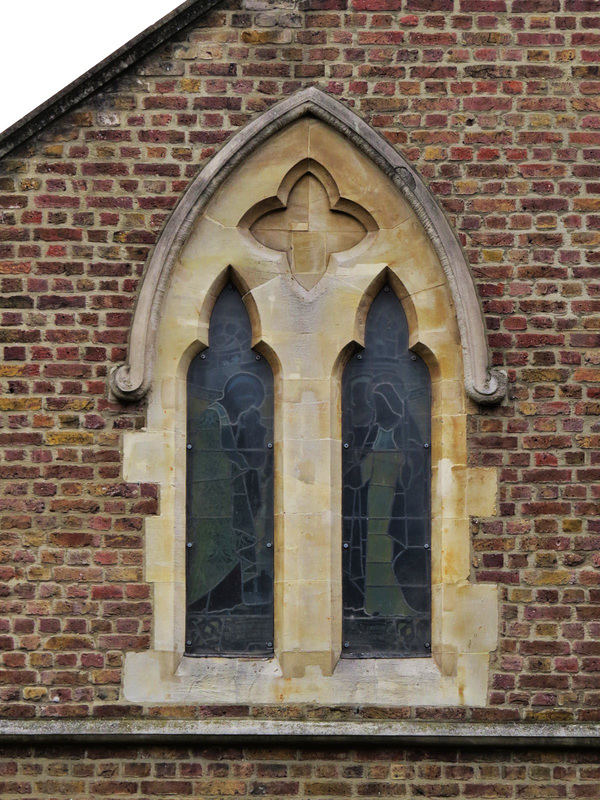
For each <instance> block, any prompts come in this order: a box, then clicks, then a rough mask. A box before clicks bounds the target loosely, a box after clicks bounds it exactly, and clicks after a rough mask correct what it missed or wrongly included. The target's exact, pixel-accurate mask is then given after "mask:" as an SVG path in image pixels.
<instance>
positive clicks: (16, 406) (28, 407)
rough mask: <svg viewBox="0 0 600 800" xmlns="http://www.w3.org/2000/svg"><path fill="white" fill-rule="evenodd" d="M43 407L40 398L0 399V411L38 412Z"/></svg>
mask: <svg viewBox="0 0 600 800" xmlns="http://www.w3.org/2000/svg"><path fill="white" fill-rule="evenodd" d="M41 407H42V401H41V400H40V398H39V397H0V411H37V410H38V409H40V408H41Z"/></svg>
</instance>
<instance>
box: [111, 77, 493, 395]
mask: <svg viewBox="0 0 600 800" xmlns="http://www.w3.org/2000/svg"><path fill="white" fill-rule="evenodd" d="M306 115H311V116H313V117H316V118H317V119H320V120H322V121H323V122H325V123H326V124H328V125H330V126H331V127H332V128H334V129H335V130H337V131H338V132H340V133H341V134H342V135H343V136H345V137H346V138H347V139H349V140H350V141H351V142H352V143H353V144H354V145H355V146H356V147H358V149H359V150H361V151H362V152H363V153H365V154H366V155H367V156H368V157H369V158H370V159H371V160H372V161H373V162H374V163H375V164H376V165H377V166H378V167H379V168H380V169H381V170H382V172H383V173H384V174H385V175H387V176H388V177H389V178H390V180H391V181H392V182H393V183H394V185H395V186H396V187H397V188H398V189H399V191H400V192H401V193H402V195H403V196H404V197H405V199H406V200H407V202H408V203H409V205H410V206H411V208H412V209H413V211H414V212H415V214H416V216H417V218H418V219H419V221H420V223H421V224H422V225H423V227H424V229H425V231H426V233H427V236H428V237H429V239H430V241H431V243H432V245H433V247H434V249H435V251H436V253H437V256H438V258H439V260H440V263H441V265H442V267H443V269H444V273H445V275H446V279H447V281H448V286H449V288H450V291H451V293H452V298H453V301H454V304H455V308H456V317H457V321H458V326H459V330H460V337H461V345H462V351H463V363H464V384H465V389H466V392H467V394H468V395H469V397H471V398H472V399H473V400H475V401H476V402H478V403H482V404H493V403H498V402H500V401H501V400H502V399H503V397H504V396H505V394H506V389H507V378H506V374H505V373H504V372H503V371H502V370H499V369H496V368H493V367H492V366H491V365H490V360H489V351H488V347H487V342H486V336H485V326H484V321H483V317H482V312H481V307H480V304H479V300H478V297H477V294H476V291H475V286H474V284H473V279H472V276H471V273H470V270H469V267H468V265H467V262H466V260H465V257H464V255H463V252H462V250H461V247H460V245H459V243H458V241H457V239H456V237H455V235H454V233H453V231H452V229H451V227H450V225H449V223H448V221H447V219H446V217H445V216H444V213H443V212H442V210H441V209H440V207H439V206H438V204H437V202H436V200H435V199H434V197H433V195H432V194H431V193H430V191H429V190H428V188H427V187H426V186H425V184H424V182H423V181H422V179H421V178H420V177H419V175H418V174H417V173H416V172H415V171H414V170H413V169H412V167H411V166H410V165H409V164H408V163H407V162H406V161H405V159H404V158H403V157H402V156H401V155H400V154H399V153H398V152H397V151H396V150H395V149H394V148H393V147H392V146H391V145H390V144H389V143H388V142H386V141H385V139H383V138H382V137H381V136H379V135H378V134H377V133H376V132H375V131H374V130H373V129H372V128H371V127H369V125H367V123H366V122H364V121H363V120H362V119H360V117H358V116H357V115H356V114H355V113H354V112H352V111H350V110H349V109H348V108H346V107H345V106H344V105H342V104H341V103H340V102H338V101H337V100H335V99H334V98H332V97H331V96H329V95H327V94H325V93H323V92H322V91H320V90H319V89H317V88H315V87H311V88H309V89H304V90H302V91H300V92H298V93H297V94H295V95H293V96H292V97H290V98H289V99H287V100H284V101H283V102H281V103H278V104H277V105H275V106H273V107H272V108H270V109H269V110H268V111H266V112H265V113H264V114H262V115H261V116H260V117H258V118H257V119H255V120H254V121H253V122H251V123H250V124H249V125H247V126H246V127H245V128H243V129H242V130H241V131H240V132H239V133H237V134H236V135H235V136H234V137H233V138H232V139H231V140H230V141H229V142H228V143H227V144H226V145H225V146H224V147H223V148H222V149H221V150H220V151H219V153H217V155H216V156H215V157H214V158H213V159H212V161H211V162H210V163H209V164H208V166H207V167H206V168H205V169H204V170H203V171H202V172H201V173H200V174H199V175H198V177H197V178H196V179H195V180H194V181H193V182H192V184H191V186H190V187H189V188H188V189H187V191H186V193H185V194H184V196H183V197H182V199H181V201H180V203H179V205H178V206H177V207H176V209H175V211H174V212H173V214H172V215H171V217H170V219H169V221H168V223H167V225H166V227H165V229H164V231H163V233H162V235H161V237H160V239H159V241H158V243H157V245H156V248H155V250H154V253H153V255H152V257H151V259H150V263H149V266H148V271H147V273H146V277H145V278H144V282H143V285H142V289H141V291H140V296H139V299H138V303H137V306H136V310H135V315H134V320H133V325H132V329H131V335H130V341H129V360H128V361H127V363H125V364H122V365H121V366H120V367H117V368H116V370H115V371H113V373H112V374H111V376H110V387H111V390H112V392H113V393H114V394H115V395H116V396H117V397H119V398H120V399H122V400H131V401H133V400H138V399H140V398H141V397H143V396H144V395H145V394H146V392H147V391H148V389H149V388H150V384H151V381H152V372H153V361H154V352H155V344H156V342H155V339H156V331H157V328H158V323H159V320H160V314H161V309H162V304H163V298H164V295H165V292H166V290H167V288H168V286H169V280H170V275H171V271H172V268H173V265H174V263H175V261H176V258H177V255H178V253H179V251H180V249H181V247H182V246H183V244H184V243H185V241H186V239H187V237H188V235H189V233H190V231H191V230H192V227H193V225H194V223H195V221H196V220H197V218H198V217H199V216H200V215H201V213H202V212H203V210H204V209H205V207H206V205H207V204H208V202H209V200H210V199H211V198H212V196H213V195H214V193H215V191H216V190H217V189H218V188H219V187H220V186H221V185H222V183H223V182H224V181H225V180H226V178H227V177H228V176H229V175H230V174H231V173H232V172H233V171H234V170H235V168H236V167H237V166H238V165H239V164H240V163H242V162H243V161H244V159H246V158H247V157H248V156H249V155H250V154H251V153H252V152H253V151H254V150H256V148H258V147H259V146H260V145H261V144H262V143H263V142H265V141H266V140H267V139H269V137H271V136H272V135H273V134H275V133H276V132H277V131H279V130H281V129H282V128H284V127H286V126H287V125H289V124H290V123H292V122H294V121H295V120H297V119H299V118H301V117H303V116H306Z"/></svg>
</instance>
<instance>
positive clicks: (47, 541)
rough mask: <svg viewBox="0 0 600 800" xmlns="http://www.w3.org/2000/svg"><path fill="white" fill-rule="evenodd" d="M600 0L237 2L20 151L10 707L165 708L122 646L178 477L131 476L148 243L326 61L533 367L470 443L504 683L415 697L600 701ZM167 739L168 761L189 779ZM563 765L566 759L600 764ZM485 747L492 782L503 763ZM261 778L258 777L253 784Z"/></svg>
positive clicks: (2, 508)
mask: <svg viewBox="0 0 600 800" xmlns="http://www.w3.org/2000/svg"><path fill="white" fill-rule="evenodd" d="M597 9H598V6H597V3H596V2H595V0H309V2H295V1H294V0H245V2H241V3H239V4H238V3H237V2H231V3H223V4H222V5H220V6H219V7H217V9H216V10H215V11H213V12H211V13H210V14H209V15H208V16H207V17H206V18H204V20H203V21H202V22H201V23H197V24H195V25H194V26H193V27H192V28H191V29H190V30H188V31H187V32H186V33H185V35H183V36H180V37H179V38H178V40H177V41H173V42H170V43H168V44H166V45H165V46H164V47H161V48H160V51H158V52H156V53H155V54H154V55H153V56H152V57H149V58H147V59H146V60H145V61H143V62H142V63H141V65H139V66H138V67H137V68H132V69H131V70H130V71H129V73H128V74H126V75H125V76H124V77H122V78H121V79H119V80H118V81H116V82H115V83H114V85H112V86H111V87H110V88H109V89H108V90H106V91H103V92H102V93H100V94H97V95H95V96H93V97H92V98H91V99H90V100H89V101H87V102H85V103H84V104H82V105H81V107H79V108H78V109H77V110H76V111H74V112H73V113H70V114H69V115H68V116H66V117H64V118H63V119H62V120H60V121H59V122H58V123H57V124H55V125H53V126H51V127H50V128H48V129H47V130H46V131H45V132H43V133H42V134H40V135H38V136H37V137H36V138H35V139H34V140H32V141H30V142H29V143H27V144H26V145H25V146H23V147H22V148H21V149H20V150H19V151H17V152H14V153H13V154H11V155H10V156H9V157H7V158H5V160H4V161H3V162H2V163H1V164H0V292H1V298H0V304H1V306H2V309H3V310H2V311H1V321H2V324H3V327H2V330H1V332H0V343H1V346H2V350H3V356H4V359H3V362H2V364H1V365H0V385H1V396H0V412H1V414H2V429H1V430H0V444H1V445H2V448H3V455H2V461H1V462H0V478H1V479H2V485H1V488H0V715H2V716H12V717H33V716H40V717H56V716H60V717H82V716H88V715H92V714H93V715H96V716H118V715H122V714H136V715H139V714H145V713H149V714H152V715H160V714H162V713H166V711H165V710H164V709H160V708H155V709H148V708H145V707H142V706H139V707H138V706H136V707H130V706H126V705H124V704H122V702H121V695H120V684H121V667H122V664H123V658H124V653H125V652H127V651H131V650H139V649H144V648H147V647H148V646H149V641H150V636H149V631H150V627H151V620H152V597H151V596H150V593H149V590H148V587H147V586H146V585H145V584H144V582H143V568H142V565H143V545H144V535H143V526H144V517H145V516H147V515H149V514H155V513H157V510H158V501H159V498H158V497H157V491H156V487H155V486H152V485H132V484H126V483H124V482H123V479H122V469H121V458H122V433H123V431H128V430H132V429H134V428H138V427H141V426H143V425H144V404H143V403H140V404H139V405H137V406H129V405H122V404H120V403H118V402H115V401H114V400H112V399H110V398H109V397H108V395H107V374H108V373H109V371H110V369H111V368H112V367H113V366H114V365H116V364H118V363H121V362H122V361H123V360H124V358H125V354H126V348H127V337H128V332H129V326H130V323H131V318H132V309H133V306H134V304H135V301H136V297H137V291H138V288H139V284H140V278H141V277H142V275H143V271H144V265H145V263H146V261H147V259H148V254H149V253H150V251H151V249H152V245H153V244H154V243H155V242H156V240H157V237H158V235H159V234H160V231H161V229H162V228H163V226H164V224H165V221H166V219H167V218H168V215H169V212H170V210H171V209H172V208H173V207H174V205H175V204H176V202H177V200H178V199H179V197H180V196H181V193H182V191H183V190H184V189H185V187H186V185H187V184H188V181H189V180H190V179H191V178H192V177H194V176H195V175H196V174H197V173H198V171H199V170H200V169H201V168H202V167H203V166H205V165H206V163H207V162H208V160H209V159H210V157H211V156H212V155H213V154H214V153H215V152H216V151H217V150H218V149H219V147H220V146H221V145H222V144H223V143H224V142H225V141H227V139H228V138H229V137H230V136H231V135H232V134H233V133H234V132H235V131H237V130H239V129H240V127H241V126H243V125H244V124H245V123H247V122H248V121H249V120H251V119H253V118H254V117H256V115H258V114H259V113H260V112H262V111H264V110H265V109H266V108H268V107H269V106H270V105H271V104H273V103H275V102H276V101H278V100H279V99H281V98H282V97H284V96H288V95H289V94H291V93H293V92H295V91H296V90H298V89H300V88H303V87H306V86H308V85H311V84H313V83H315V82H316V83H317V84H318V85H319V86H320V87H321V88H323V89H324V90H325V91H327V92H330V93H332V94H334V95H335V96H336V97H338V98H339V99H340V100H341V101H342V102H344V103H347V104H348V105H349V106H350V107H352V108H353V109H354V110H355V111H356V112H357V113H358V114H360V115H361V116H362V117H363V118H364V119H365V120H366V121H367V122H368V123H370V124H371V125H372V126H373V127H374V128H375V129H377V130H378V131H379V132H380V133H381V134H382V135H383V136H385V137H386V138H387V139H388V140H389V141H390V142H392V143H393V144H394V145H395V146H397V147H398V148H399V150H400V151H401V152H402V153H403V154H404V155H405V156H406V158H407V159H408V160H409V161H410V162H411V163H412V164H413V165H414V166H415V167H416V168H417V169H418V170H419V171H420V173H421V175H423V176H424V178H425V179H426V181H427V182H428V183H429V185H430V187H431V189H432V191H433V192H434V193H435V195H436V196H437V198H438V200H439V202H440V204H441V205H442V207H443V208H444V209H445V211H446V212H447V214H448V216H449V217H450V219H451V221H452V223H453V225H454V226H455V228H456V230H457V231H458V233H459V235H460V239H461V241H462V243H463V245H464V248H465V252H466V253H467V256H468V259H469V261H470V263H471V265H472V270H473V275H474V277H475V280H476V283H477V287H478V290H479V294H480V296H481V298H482V304H483V308H484V312H485V316H486V322H487V326H488V329H489V343H490V347H491V349H492V351H493V356H494V362H495V363H496V364H497V365H500V366H503V367H505V368H506V369H507V370H508V372H509V376H510V381H511V394H510V399H509V401H508V402H507V403H505V404H504V405H503V406H502V407H500V408H491V409H486V410H482V411H481V413H480V414H478V415H475V416H473V417H472V418H471V431H470V453H471V461H472V463H473V464H480V465H485V466H497V467H499V468H501V486H500V490H501V504H500V509H499V514H498V516H497V517H496V518H493V519H481V520H473V527H472V532H473V575H472V579H473V580H477V581H491V582H498V583H500V584H501V585H502V602H501V615H502V629H501V630H502V638H501V644H500V648H499V650H498V653H497V655H496V656H495V659H494V664H493V667H494V669H493V677H492V683H491V686H490V693H489V707H488V708H486V709H476V710H472V711H471V710H459V711H457V710H448V711H445V710H444V709H432V710H427V709H418V708H417V709H400V710H398V711H396V712H395V713H396V715H400V716H403V715H404V716H414V717H418V718H423V717H431V716H434V717H437V718H444V717H447V718H450V719H461V718H465V719H467V718H468V719H476V720H477V719H488V720H496V719H501V720H514V719H520V718H523V719H527V720H531V719H538V720H539V719H545V720H555V721H562V720H565V721H569V720H580V721H581V720H588V721H589V720H598V719H600V640H599V634H600V555H599V553H598V550H599V549H600V522H599V520H598V512H599V510H600V499H599V497H600V489H599V487H598V479H599V478H600V454H599V445H600V424H599V423H598V414H599V413H600V367H599V366H598V365H599V363H600V355H599V353H600V351H599V350H598V345H599V344H600V254H599V253H598V250H597V245H598V243H600V231H599V228H600V199H598V189H599V187H600V167H598V164H597V161H598V155H599V154H600V99H599V98H598V92H599V91H600V77H599V70H600V56H599V55H598V48H597V45H598V43H600V18H599V17H598V15H597V14H596V13H594V12H595V11H596V10H597ZM247 712H248V710H244V709H242V710H241V713H247ZM170 713H171V714H174V713H175V714H177V713H180V714H181V715H184V714H192V715H200V716H202V714H204V713H205V712H204V711H203V710H202V709H192V710H191V711H190V709H187V710H186V709H180V710H177V709H175V710H171V711H170ZM206 713H209V712H208V711H206ZM210 713H212V712H210ZM223 713H227V710H225V711H224V712H223ZM236 713H238V712H237V711H236ZM265 713H268V712H265ZM311 713H312V712H311V711H310V709H309V710H306V709H290V711H289V716H297V717H305V716H306V715H307V714H308V716H310V714H311ZM372 713H374V712H373V711H372V710H368V709H367V710H365V711H363V710H361V709H352V710H349V711H348V714H349V715H350V716H353V717H358V718H360V717H361V716H364V715H365V714H367V715H369V714H372ZM377 713H379V714H380V715H384V716H385V714H386V713H387V712H385V710H383V711H380V712H377ZM561 758H562V757H561ZM565 758H566V757H565ZM109 760H110V757H109ZM209 760H210V759H209ZM58 761H60V758H58ZM160 761H161V758H160V756H156V763H154V762H152V763H150V761H149V762H148V765H149V766H148V768H149V770H150V771H149V772H148V777H147V778H146V776H145V773H144V776H143V780H146V779H147V780H163V777H164V776H163V775H162V774H161V769H162V768H159V763H160ZM24 763H29V762H27V761H24ZM32 763H33V768H34V771H35V769H37V768H38V767H37V762H36V761H34V762H32ZM98 763H99V762H98ZM299 763H301V762H299ZM302 763H303V762H302ZM490 763H492V762H490ZM561 764H562V766H560V767H559V766H556V767H555V766H552V767H547V769H550V770H551V772H552V774H553V775H554V771H555V770H559V773H560V775H562V774H563V773H561V772H560V770H561V769H562V770H567V771H569V775H571V774H573V775H575V774H576V769H577V768H576V767H575V766H569V765H568V764H567V762H565V763H564V764H563V763H562V762H561ZM238 766H239V765H238ZM536 768H537V767H536ZM540 768H541V767H540ZM73 769H75V767H73ZM95 769H96V766H95V765H94V764H92V770H93V771H94V770H95ZM253 769H254V768H253ZM314 769H315V770H317V771H318V769H319V768H318V767H317V766H315V767H314ZM336 769H337V767H336ZM360 769H362V770H363V771H362V772H360V774H358V773H357V774H356V776H353V775H347V776H344V775H342V773H341V772H339V774H338V772H336V773H335V776H334V777H335V780H340V781H342V780H351V779H352V780H356V782H357V783H356V786H357V789H356V791H357V793H360V792H361V789H360V786H361V785H363V784H362V781H363V777H364V776H366V777H364V780H365V781H370V780H371V779H373V780H376V775H374V774H373V775H371V773H368V771H367V768H366V767H364V768H363V767H361V768H360ZM369 769H370V768H369ZM410 769H411V770H413V772H411V780H412V776H413V775H414V776H418V780H421V778H422V779H423V781H424V782H425V783H427V781H428V780H429V779H428V777H427V774H425V773H423V775H421V773H420V772H419V771H418V769H417V767H415V766H411V767H410ZM443 769H446V767H444V768H443ZM448 769H450V767H448ZM482 769H484V767H481V768H480V767H477V768H474V770H475V771H474V772H473V777H472V778H471V777H469V779H468V780H469V781H470V780H473V781H485V780H486V778H485V775H484V774H483V773H482V772H481V770H482ZM485 769H487V767H485ZM485 769H484V772H485ZM490 769H491V766H490ZM515 769H516V767H515ZM518 769H519V770H521V769H522V770H523V773H522V774H523V776H524V777H521V772H519V774H518V775H516V773H515V777H514V781H513V783H511V784H503V785H506V786H509V785H510V787H511V788H510V791H511V792H513V794H514V796H517V794H515V793H518V792H519V791H521V790H520V789H519V788H518V787H519V786H520V785H521V783H522V782H523V781H527V780H529V779H531V780H532V781H533V780H534V778H533V777H532V775H531V770H532V769H534V768H533V767H529V768H526V767H525V766H523V767H519V768H518ZM527 769H529V770H530V772H527ZM544 769H546V767H544ZM581 769H582V770H583V769H584V767H581ZM586 769H587V768H586ZM232 770H233V767H232ZM573 770H575V772H572V771H573ZM175 774H176V776H177V777H178V778H182V776H184V772H181V769H180V768H179V767H177V769H176V773H175ZM207 774H208V775H209V776H210V774H211V773H210V771H208V767H207ZM227 774H228V775H229V772H228V773H227ZM565 774H566V773H565ZM313 775H314V776H317V772H314V773H313ZM126 776H127V773H123V774H121V773H119V780H121V779H123V780H125V779H126ZM527 776H529V777H527ZM75 777H77V776H75ZM133 777H134V778H135V780H134V783H135V786H136V788H135V791H136V792H137V791H141V792H142V793H144V792H146V789H144V788H140V787H141V783H140V782H139V781H142V778H139V780H138V777H136V776H133ZM263 777H264V776H262V775H261V774H260V773H259V772H256V773H255V772H252V773H251V775H248V776H247V775H240V776H238V775H237V774H236V775H235V778H236V779H238V778H239V780H240V781H241V782H242V783H243V785H244V787H245V788H244V792H246V791H248V792H252V791H253V789H252V788H251V787H252V786H253V785H254V783H255V782H257V781H258V782H260V780H262V778H263ZM278 777H279V776H274V778H278ZM283 777H284V778H285V780H292V781H294V780H295V779H296V778H297V777H299V776H296V778H295V777H294V774H292V773H290V775H288V774H287V773H286V774H285V776H283ZM317 777H318V776H317ZM74 779H75V778H74ZM77 779H78V780H79V778H77ZM80 779H81V780H82V781H85V780H87V779H88V778H87V773H86V775H85V776H81V778H80ZM91 779H93V780H102V779H103V778H102V776H101V775H99V774H96V775H95V776H93V777H92V778H90V780H91ZM164 779H165V780H166V779H169V780H170V779H171V775H170V774H169V775H168V776H167V777H165V778H164ZM182 779H183V778H182ZM208 779H210V778H208ZM208 779H207V780H208ZM315 779H317V778H316V777H315ZM8 780H10V781H13V780H17V779H16V778H15V779H13V777H12V776H11V777H9V778H8ZM36 780H37V778H29V777H27V776H26V775H25V774H24V773H19V777H18V781H24V782H25V783H27V782H28V781H29V782H32V783H35V781H36ZM48 780H51V778H50V777H48ZM52 780H53V778H52ZM61 780H62V778H61ZM194 780H195V779H194ZM203 780H204V779H203ZM415 780H417V777H415ZM435 780H438V777H434V778H432V781H433V783H435ZM456 780H457V781H459V783H460V781H463V778H460V779H459V778H456ZM464 780H465V781H466V780H467V779H466V778H464ZM511 780H512V779H511ZM557 780H559V782H560V781H563V780H566V778H563V777H560V778H559V779H557ZM569 780H570V778H569ZM582 780H583V779H582ZM303 781H304V775H303V776H301V781H300V783H301V784H302V787H303V788H302V791H304V792H305V793H307V789H306V785H307V784H305V783H303ZM188 782H189V781H188ZM433 783H432V785H433ZM189 785H190V786H191V785H192V782H189ZM353 785H354V784H353ZM453 785H454V784H453ZM456 785H458V783H457V784H456ZM466 785H467V783H465V786H466ZM390 786H392V788H393V787H395V789H394V791H396V789H398V790H399V789H400V788H401V787H402V786H403V784H402V783H393V784H392V783H390ZM461 786H462V784H461ZM86 791H87V790H86ZM390 791H391V790H390ZM460 791H462V788H461V789H460ZM466 791H467V790H466V789H465V792H466ZM146 793H147V794H150V795H151V790H150V789H148V790H147V792H146ZM256 793H262V790H261V791H257V792H256ZM290 793H291V792H290ZM513 794H508V795H506V796H508V797H510V796H513ZM450 796H452V795H450ZM491 796H493V795H491ZM502 796H504V795H502ZM519 796H535V795H533V794H529V795H528V794H521V795H519ZM557 796H561V795H557Z"/></svg>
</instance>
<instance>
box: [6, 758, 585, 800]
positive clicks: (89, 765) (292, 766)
mask: <svg viewBox="0 0 600 800" xmlns="http://www.w3.org/2000/svg"><path fill="white" fill-rule="evenodd" d="M599 762H600V758H599V756H598V753H597V752H590V753H587V754H576V753H569V752H557V751H544V752H542V751H523V752H520V751H515V752H512V753H511V752H509V751H507V750H492V751H489V752H487V753H485V754H483V753H481V752H477V751H473V750H472V751H469V750H467V751H462V752H460V751H456V750H448V749H426V750H425V749H422V750H414V749H400V748H390V749H386V750H381V749H380V750H373V749H364V748H363V749H358V750H355V749H347V750H342V749H339V748H327V749H322V750H306V749H296V748H287V749H286V748H283V747H267V748H238V747H235V746H234V747H229V748H226V749H224V748H219V747H181V746H180V747H166V746H140V747H112V748H111V747H101V746H96V747H88V748H81V747H77V746H68V747H59V746H53V747H50V748H44V749H43V750H39V751H37V752H36V750H34V749H32V748H24V747H9V748H5V749H4V750H1V751H0V793H1V794H2V797H3V798H4V800H23V798H29V797H52V798H63V797H66V798H71V799H72V800H75V798H77V800H79V798H91V797H93V798H99V797H102V798H104V797H108V798H116V797H132V798H142V797H143V798H157V797H160V798H163V797H176V798H184V797H202V798H212V797H221V798H222V797H247V796H250V797H311V798H318V797H321V798H323V797H343V798H348V797H401V798H402V797H403V798H407V800H411V799H412V798H421V797H423V798H428V797H430V798H448V797H457V798H524V799H529V798H532V799H533V798H595V797H597V796H598V794H597V786H598V782H599V781H600V763H599Z"/></svg>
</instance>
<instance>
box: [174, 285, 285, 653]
mask: <svg viewBox="0 0 600 800" xmlns="http://www.w3.org/2000/svg"><path fill="white" fill-rule="evenodd" d="M272 443H273V373H272V371H271V368H270V366H269V364H268V363H267V361H266V360H265V359H264V358H263V357H261V356H260V355H259V354H258V353H256V351H255V350H253V349H252V348H251V327H250V319H249V317H248V313H247V311H246V308H245V306H244V303H243V301H242V298H241V296H240V294H239V293H238V292H237V290H236V289H235V288H234V287H233V286H232V285H229V286H227V287H226V288H225V289H224V290H223V292H222V293H221V295H220V296H219V298H218V299H217V302H216V304H215V307H214V309H213V313H212V317H211V323H210V335H209V347H208V348H207V349H206V350H205V351H204V352H202V353H200V354H199V355H197V356H196V357H195V358H194V360H193V361H192V363H191V365H190V369H189V372H188V430H187V548H186V552H187V619H186V654H187V655H192V656H206V655H220V656H240V655H269V654H271V653H272V652H273V449H272V448H273V444H272Z"/></svg>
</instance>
